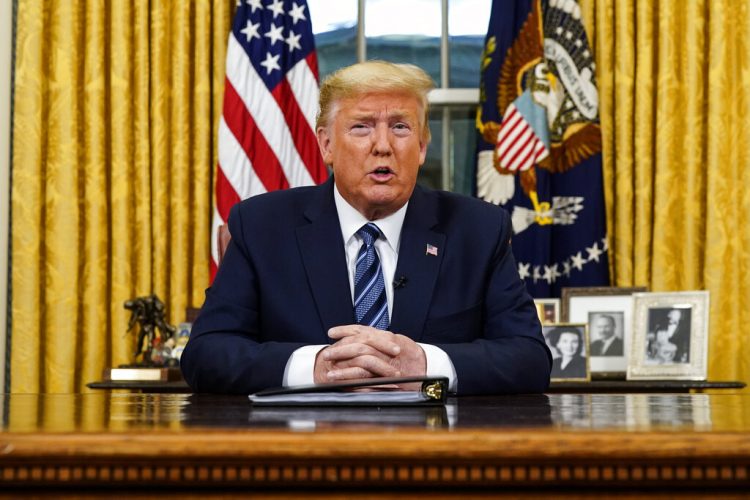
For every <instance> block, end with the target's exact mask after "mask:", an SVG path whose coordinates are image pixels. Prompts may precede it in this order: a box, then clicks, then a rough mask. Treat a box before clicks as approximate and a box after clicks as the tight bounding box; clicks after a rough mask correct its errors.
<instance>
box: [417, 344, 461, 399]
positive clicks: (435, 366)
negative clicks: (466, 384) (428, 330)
mask: <svg viewBox="0 0 750 500" xmlns="http://www.w3.org/2000/svg"><path fill="white" fill-rule="evenodd" d="M418 345H419V347H421V348H422V350H423V351H424V355H425V358H426V359H427V371H426V373H425V375H427V376H428V377H448V392H452V393H455V392H456V389H457V388H458V376H457V375H456V368H455V367H454V366H453V361H451V358H450V357H448V354H446V352H445V351H444V350H442V349H441V348H439V347H437V346H434V345H432V344H421V343H418Z"/></svg>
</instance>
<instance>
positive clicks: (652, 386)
mask: <svg viewBox="0 0 750 500" xmlns="http://www.w3.org/2000/svg"><path fill="white" fill-rule="evenodd" d="M86 386H87V387H88V388H89V389H128V390H134V391H140V392H174V393H181V392H182V393H189V392H191V389H190V386H188V385H187V382H185V381H184V380H179V381H171V382H150V381H148V382H144V381H99V382H91V383H89V384H86ZM744 387H745V384H744V383H743V382H736V381H726V382H721V381H719V382H708V381H699V380H653V381H650V380H644V381H631V380H594V381H591V382H552V384H551V385H550V388H549V391H548V392H549V393H646V392H649V393H658V392H666V393H673V392H685V393H687V392H701V391H704V390H707V389H743V388H744Z"/></svg>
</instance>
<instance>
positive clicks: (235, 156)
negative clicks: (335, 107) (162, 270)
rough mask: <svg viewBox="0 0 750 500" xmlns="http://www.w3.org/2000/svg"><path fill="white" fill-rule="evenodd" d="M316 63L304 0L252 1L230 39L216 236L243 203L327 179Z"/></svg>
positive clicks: (214, 262)
mask: <svg viewBox="0 0 750 500" xmlns="http://www.w3.org/2000/svg"><path fill="white" fill-rule="evenodd" d="M317 110H318V61H317V56H316V54H315V43H314V39H313V33H312V25H311V23H310V15H309V12H308V9H307V4H306V1H305V0H295V1H291V0H263V1H261V0H246V1H243V2H241V3H240V4H239V5H238V6H237V12H236V13H235V17H234V22H233V26H232V31H231V32H230V34H229V42H228V45H227V59H226V81H225V90H224V106H223V113H222V117H221V120H220V123H219V134H218V143H219V144H218V164H217V166H216V179H215V204H214V215H213V223H212V232H211V279H212V280H213V277H214V275H215V274H216V269H217V266H218V228H219V227H220V226H221V225H223V224H226V221H227V218H228V217H229V210H230V209H231V207H232V205H234V204H235V203H237V202H238V201H240V200H243V199H245V198H249V197H250V196H254V195H256V194H261V193H265V192H267V191H274V190H277V189H286V188H290V187H297V186H306V185H310V184H319V183H321V182H323V181H325V179H326V178H327V177H328V172H327V169H326V166H325V164H324V163H323V159H322V158H321V156H320V152H319V150H318V145H317V141H316V138H315V115H316V113H317Z"/></svg>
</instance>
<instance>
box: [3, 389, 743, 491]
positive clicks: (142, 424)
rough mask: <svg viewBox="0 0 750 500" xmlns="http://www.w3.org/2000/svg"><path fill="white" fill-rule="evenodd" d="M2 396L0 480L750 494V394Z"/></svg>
mask: <svg viewBox="0 0 750 500" xmlns="http://www.w3.org/2000/svg"><path fill="white" fill-rule="evenodd" d="M0 401H2V415H3V421H2V424H3V425H2V432H0V490H3V489H6V488H15V489H25V488H39V487H41V486H46V487H52V488H55V489H56V490H59V489H60V488H66V489H67V491H72V490H73V489H84V488H114V489H118V490H120V489H124V488H129V487H136V488H141V489H143V488H161V489H162V490H161V491H166V490H165V489H166V488H182V489H190V490H191V491H193V492H195V491H200V490H201V489H205V491H210V490H215V489H231V488H238V487H239V488H242V490H243V491H256V490H258V491H261V490H262V491H272V490H278V491H298V492H299V491H324V490H327V491H331V490H333V489H335V490H339V489H345V490H346V489H357V490H358V491H361V490H362V489H366V490H367V491H376V492H389V491H390V492H393V491H402V492H414V491H417V490H418V491H433V492H442V493H444V492H445V491H460V492H464V493H465V492H466V491H473V492H476V493H480V492H492V491H494V492H497V491H507V490H508V489H509V488H512V489H513V490H516V491H518V490H526V489H533V490H537V491H558V490H559V489H560V488H565V489H569V488H574V489H575V490H577V491H584V490H592V489H593V490H597V491H600V492H601V491H608V492H611V491H625V490H631V489H633V490H640V491H645V490H654V489H663V488H668V489H682V490H683V491H684V490H685V489H695V488H709V489H711V490H712V491H719V490H724V491H731V490H734V491H743V490H744V491H747V490H748V488H750V432H748V431H750V397H748V396H746V395H741V394H718V395H709V394H551V395H547V396H544V395H537V396H503V397H500V396H499V397H484V398H461V399H452V400H450V404H449V405H448V406H447V407H446V408H434V407H433V408H391V409H386V408H381V409H377V408H370V409H366V408H350V409H346V408H343V409H342V408H337V409H336V408H324V409H310V408H297V409H293V408H286V409H268V408H265V409H259V408H253V407H251V406H250V404H249V403H248V401H247V399H246V398H245V397H230V396H221V397H220V396H196V395H188V394H117V393H103V392H98V393H90V394H76V395H68V394H48V395H25V394H18V395H5V396H3V397H2V399H0ZM452 489H455V490H452Z"/></svg>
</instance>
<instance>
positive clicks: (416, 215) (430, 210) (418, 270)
mask: <svg viewBox="0 0 750 500" xmlns="http://www.w3.org/2000/svg"><path fill="white" fill-rule="evenodd" d="M436 224H437V200H436V198H435V196H431V195H430V193H425V192H424V191H422V189H421V188H420V187H419V186H417V187H416V188H415V189H414V193H413V194H412V197H411V199H410V200H409V207H408V209H407V211H406V217H405V219H404V226H403V228H402V229H401V243H400V245H399V251H398V264H397V266H396V273H395V276H394V279H396V280H398V279H399V278H401V277H404V278H406V283H405V284H404V285H403V286H402V287H399V288H397V289H395V290H394V294H393V295H394V302H393V314H392V318H391V331H392V332H394V333H400V334H403V335H406V336H408V337H410V338H412V339H413V340H416V341H418V340H419V339H420V337H421V336H422V332H423V330H424V322H425V319H426V318H427V312H428V310H429V307H430V302H431V300H432V294H433V291H434V288H435V283H436V282H437V277H438V272H439V271H440V264H441V263H442V261H443V254H444V251H445V234H443V233H441V232H438V231H436V230H433V228H434V226H435V225H436ZM428 246H430V247H431V249H430V251H428ZM435 253H436V254H437V255H434V254H435Z"/></svg>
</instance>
